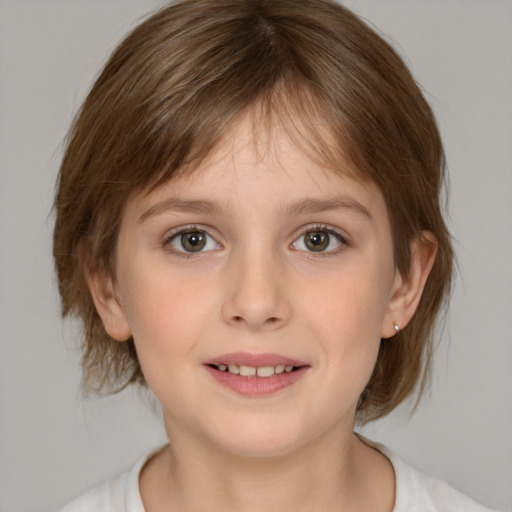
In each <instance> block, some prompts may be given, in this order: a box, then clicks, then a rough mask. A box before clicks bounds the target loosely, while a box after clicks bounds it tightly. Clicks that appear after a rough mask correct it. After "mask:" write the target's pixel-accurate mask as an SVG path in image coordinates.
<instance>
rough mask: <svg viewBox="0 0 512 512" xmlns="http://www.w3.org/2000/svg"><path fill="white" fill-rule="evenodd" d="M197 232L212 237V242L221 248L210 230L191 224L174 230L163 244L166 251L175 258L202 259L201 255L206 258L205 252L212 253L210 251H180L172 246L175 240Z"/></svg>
mask: <svg viewBox="0 0 512 512" xmlns="http://www.w3.org/2000/svg"><path fill="white" fill-rule="evenodd" d="M195 232H199V233H205V234H206V235H207V236H208V237H210V238H211V239H212V240H214V241H215V243H216V244H217V245H219V246H220V244H219V243H218V242H217V240H216V239H215V237H214V236H213V235H211V234H210V232H209V230H208V229H206V228H205V227H204V226H197V225H195V224H190V225H188V226H180V227H179V228H176V229H175V230H173V231H172V232H171V233H169V234H168V235H167V236H166V237H165V240H164V243H163V246H164V248H165V250H167V251H168V252H170V253H172V254H173V255H175V256H178V257H180V258H185V259H191V258H195V257H200V256H201V255H203V256H204V253H205V252H210V251H197V252H187V251H180V250H177V249H175V248H174V247H172V245H171V244H172V242H173V241H174V240H176V239H177V238H178V237H179V236H182V235H185V234H187V233H195Z"/></svg>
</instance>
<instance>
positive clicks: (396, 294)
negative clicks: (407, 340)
mask: <svg viewBox="0 0 512 512" xmlns="http://www.w3.org/2000/svg"><path fill="white" fill-rule="evenodd" d="M437 246H438V244H437V239H436V237H435V236H434V235H433V233H431V232H430V231H422V232H421V234H420V235H419V237H418V238H417V239H416V240H414V241H413V242H412V243H411V264H410V268H409V272H408V274H407V275H406V276H403V275H401V274H400V272H398V270H397V271H396V275H395V281H394V283H393V287H392V290H391V298H390V300H389V303H388V308H387V311H386V314H385V316H384V323H383V325H382V332H381V337H382V338H391V337H392V336H394V335H395V334H396V331H395V324H396V325H398V327H399V329H403V328H404V327H405V326H406V325H407V324H408V323H409V321H410V320H411V318H412V316H413V315H414V313H415V312H416V309H417V308H418V304H419V303H420V299H421V296H422V294H423V289H424V288H425V283H426V282H427V278H428V276H429V274H430V271H431V270H432V266H433V265H434V261H435V259H436V254H437Z"/></svg>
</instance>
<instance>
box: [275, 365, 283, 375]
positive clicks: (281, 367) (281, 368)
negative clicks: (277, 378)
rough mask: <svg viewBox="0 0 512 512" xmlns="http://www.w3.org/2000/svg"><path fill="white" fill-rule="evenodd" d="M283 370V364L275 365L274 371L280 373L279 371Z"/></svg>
mask: <svg viewBox="0 0 512 512" xmlns="http://www.w3.org/2000/svg"><path fill="white" fill-rule="evenodd" d="M283 372H284V364H278V365H277V366H276V373H277V374H280V373H283Z"/></svg>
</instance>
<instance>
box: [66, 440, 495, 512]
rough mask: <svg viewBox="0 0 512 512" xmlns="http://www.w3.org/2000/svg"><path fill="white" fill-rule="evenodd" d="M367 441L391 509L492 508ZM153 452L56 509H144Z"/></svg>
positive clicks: (450, 511)
mask: <svg viewBox="0 0 512 512" xmlns="http://www.w3.org/2000/svg"><path fill="white" fill-rule="evenodd" d="M365 442H367V440H366V439H365ZM368 444H370V445H371V446H373V447H374V448H376V449H378V450H379V451H380V452H382V453H383V454H384V455H385V456H386V457H387V458H388V459H389V460H390V461H391V464H392V465H393V469H394V470H395V481H396V487H395V506H394V507H393V512H492V511H491V510H490V509H488V508H485V507H483V506H481V505H479V504H478V503H476V502H475V501H473V500H472V499H470V498H468V497H467V496H465V495H463V494H462V493H460V492H459V491H457V490H455V489H454V488H453V487H450V486H449V485H448V484H446V483H445V482H443V481H441V480H439V479H437V478H434V477H431V476H428V475H425V474H423V473H421V472H420V471H417V470H416V469H414V468H413V467H411V466H409V465H408V464H406V463H405V462H403V461H402V460H401V459H399V458H398V457H397V456H396V455H394V454H393V453H392V452H390V451H389V450H388V449H387V448H386V447H385V446H382V445H380V444H377V443H373V442H368ZM153 453H154V452H153ZM153 453H151V454H149V455H147V456H145V457H143V458H142V459H141V460H139V462H137V464H135V466H134V467H133V468H132V470H131V471H129V472H128V473H124V474H122V475H121V476H118V477H117V478H114V479H113V480H109V481H107V482H105V483H104V484H102V485H100V486H98V487H96V488H94V489H92V490H90V491H89V492H87V493H85V494H84V495H82V496H80V497H79V498H78V499H76V500H75V501H73V502H72V503H70V504H69V505H68V506H67V507H65V508H64V509H62V510H61V511H60V512H145V510H144V505H143V504H142V498H141V496H140V490H139V474H140V472H141V470H142V467H143V466H144V464H145V463H146V461H147V460H148V459H149V457H151V455H153Z"/></svg>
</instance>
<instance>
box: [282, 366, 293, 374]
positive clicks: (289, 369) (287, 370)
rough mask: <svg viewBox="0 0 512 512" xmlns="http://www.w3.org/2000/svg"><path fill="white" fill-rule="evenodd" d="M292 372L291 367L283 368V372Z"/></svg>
mask: <svg viewBox="0 0 512 512" xmlns="http://www.w3.org/2000/svg"><path fill="white" fill-rule="evenodd" d="M292 370H293V366H290V365H287V366H285V367H284V371H285V372H291V371H292Z"/></svg>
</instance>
